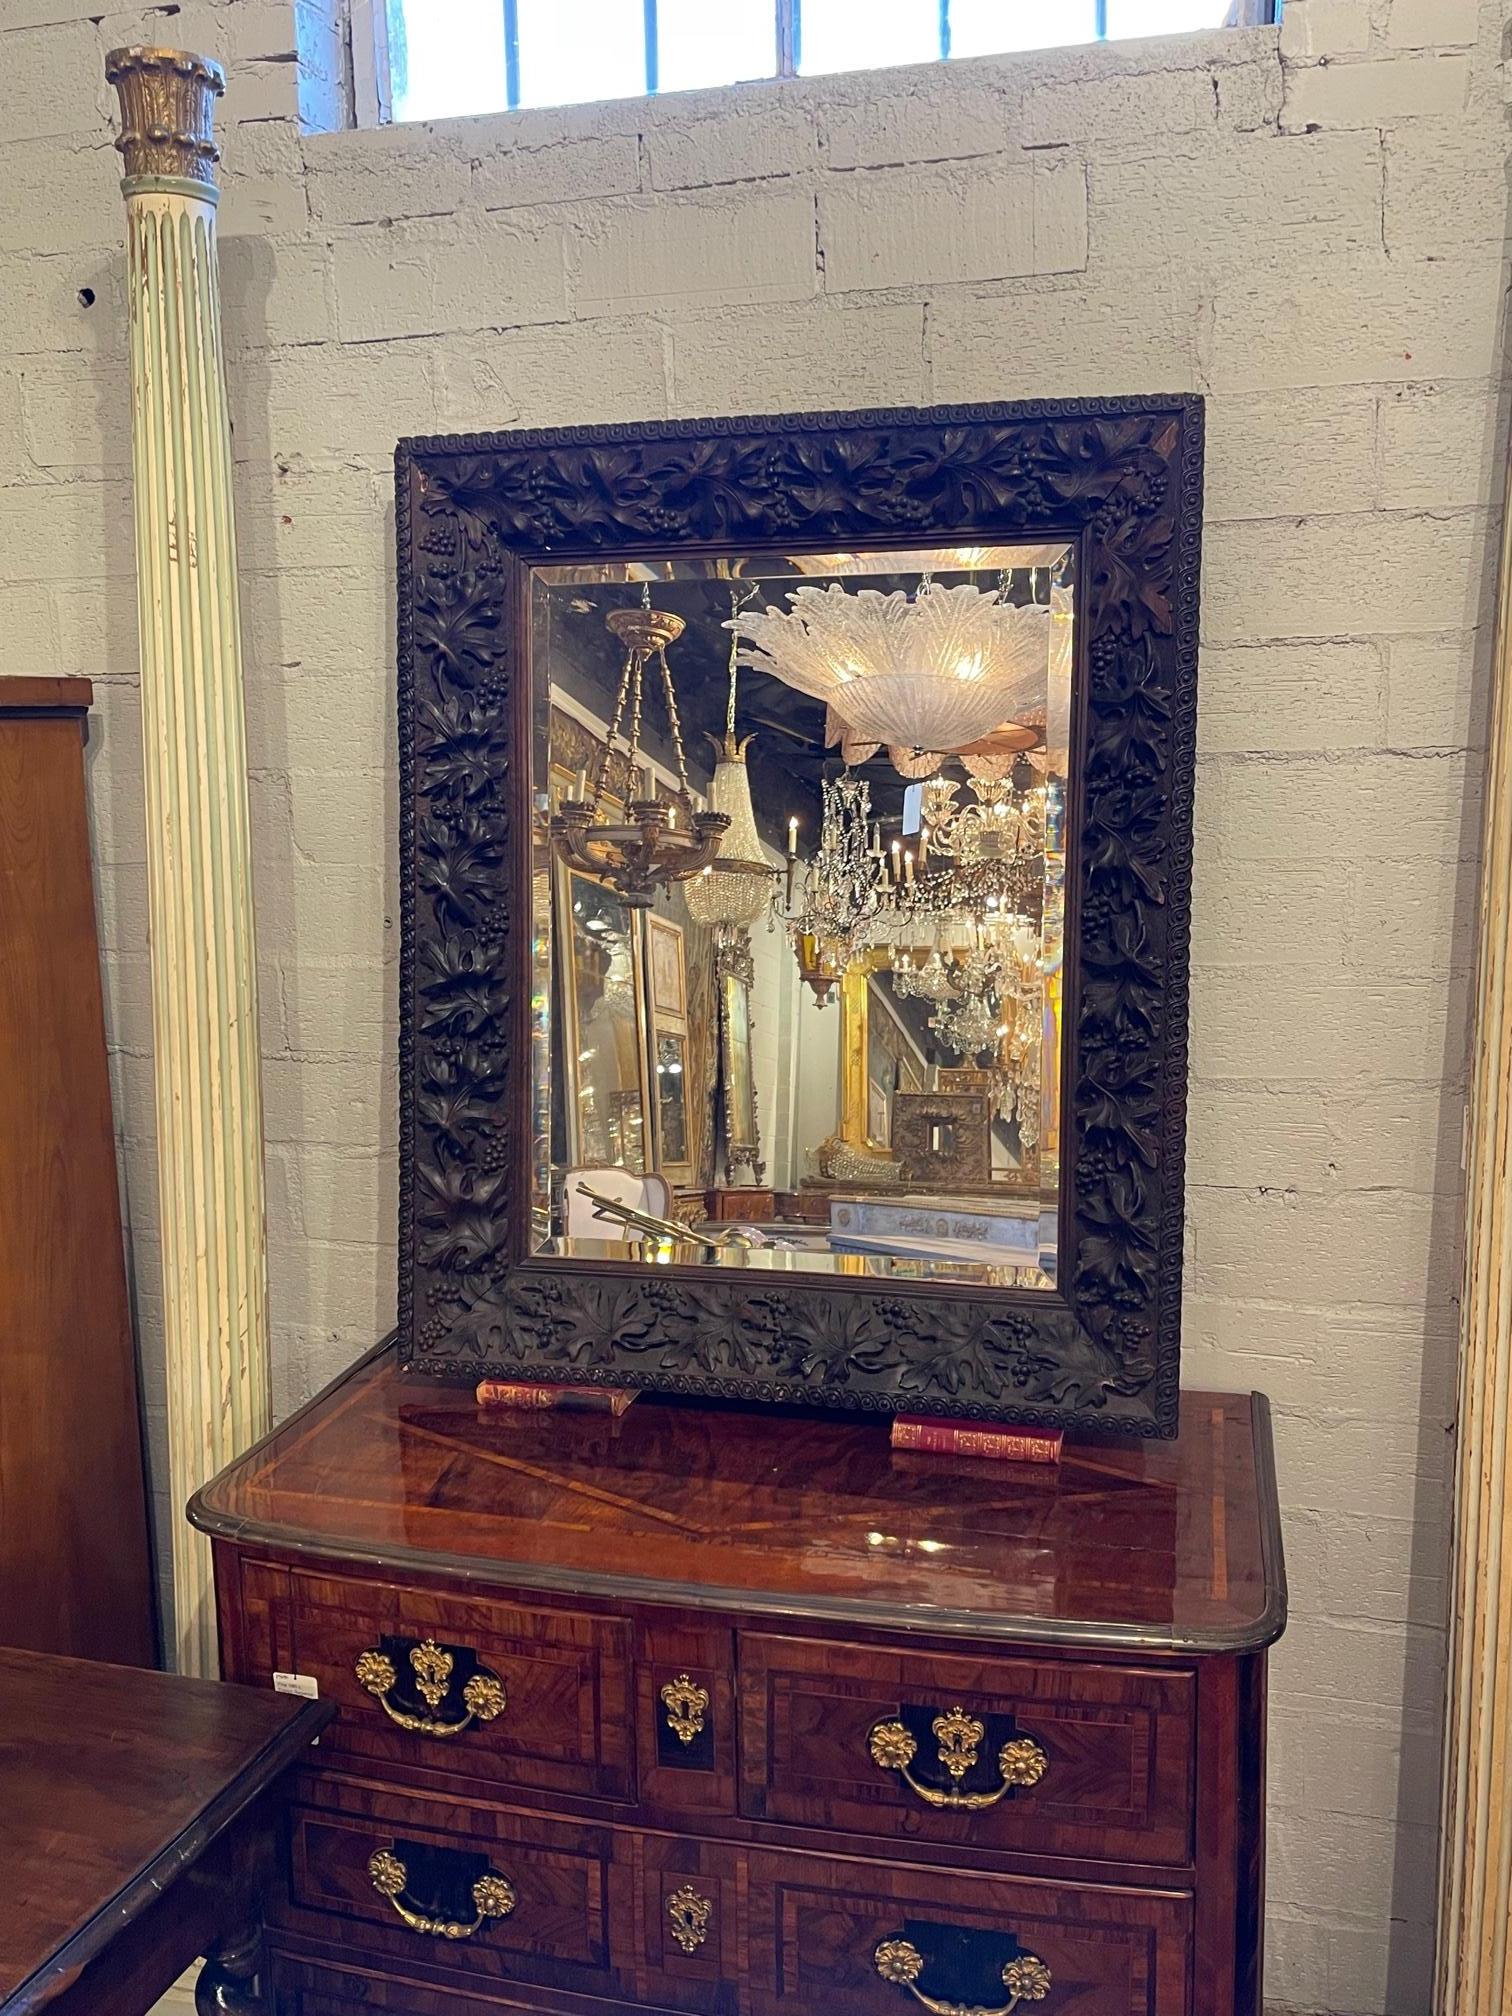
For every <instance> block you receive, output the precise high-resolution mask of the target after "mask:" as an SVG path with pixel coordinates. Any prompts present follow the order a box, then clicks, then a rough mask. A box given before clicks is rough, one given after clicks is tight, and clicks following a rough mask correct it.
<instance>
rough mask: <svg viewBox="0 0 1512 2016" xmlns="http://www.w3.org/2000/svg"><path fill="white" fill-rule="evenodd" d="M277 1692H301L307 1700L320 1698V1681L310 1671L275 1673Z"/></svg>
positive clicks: (275, 1690) (274, 1686)
mask: <svg viewBox="0 0 1512 2016" xmlns="http://www.w3.org/2000/svg"><path fill="white" fill-rule="evenodd" d="M273 1692H274V1693H275V1694H299V1695H302V1696H303V1698H304V1699H305V1700H306V1701H318V1700H319V1699H320V1682H319V1681H318V1680H317V1679H316V1678H315V1677H314V1675H313V1674H310V1673H275V1674H274V1675H273Z"/></svg>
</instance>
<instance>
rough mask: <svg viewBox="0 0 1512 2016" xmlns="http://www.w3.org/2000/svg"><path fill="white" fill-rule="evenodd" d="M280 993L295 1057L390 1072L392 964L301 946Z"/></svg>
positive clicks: (282, 976)
mask: <svg viewBox="0 0 1512 2016" xmlns="http://www.w3.org/2000/svg"><path fill="white" fill-rule="evenodd" d="M395 844H397V842H396V843H395ZM279 990H280V997H281V1000H282V1005H283V1023H284V1036H285V1039H286V1042H287V1045H288V1048H289V1050H290V1051H291V1052H292V1053H293V1054H294V1055H295V1056H299V1057H326V1056H339V1057H362V1058H367V1059H369V1060H370V1061H371V1062H372V1063H373V1064H374V1066H375V1068H377V1069H379V1070H380V1071H382V1070H386V1069H388V1068H389V1066H390V1061H391V1060H392V1058H393V1057H394V1056H395V1055H396V1054H397V1050H396V1045H397V1042H398V1030H399V968H398V965H397V963H396V962H395V961H392V960H391V961H389V962H387V963H384V962H383V961H381V960H378V959H366V958H347V959H335V958H330V959H328V958H325V957H323V956H321V955H320V954H317V953H315V952H312V950H311V949H310V947H309V946H308V945H305V946H303V947H301V948H299V953H298V957H297V958H296V959H293V960H291V961H289V962H287V963H286V964H285V965H284V966H283V967H282V969H281V970H280V973H279ZM387 1230H388V1227H387V1225H386V1226H385V1227H384V1231H385V1234H386V1233H387Z"/></svg>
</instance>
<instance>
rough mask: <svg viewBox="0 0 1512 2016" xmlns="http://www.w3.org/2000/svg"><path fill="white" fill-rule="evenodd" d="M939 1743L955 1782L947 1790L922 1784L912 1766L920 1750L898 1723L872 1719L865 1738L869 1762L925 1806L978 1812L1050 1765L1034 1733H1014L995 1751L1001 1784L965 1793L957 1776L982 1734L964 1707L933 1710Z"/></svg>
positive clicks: (960, 1775) (969, 1761)
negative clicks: (898, 1779) (896, 1777)
mask: <svg viewBox="0 0 1512 2016" xmlns="http://www.w3.org/2000/svg"><path fill="white" fill-rule="evenodd" d="M929 1726H930V1728H931V1729H932V1730H933V1731H934V1736H935V1741H936V1742H937V1743H938V1744H939V1746H940V1753H939V1754H940V1764H941V1767H942V1769H943V1770H944V1771H945V1772H946V1774H947V1775H948V1776H949V1777H950V1778H952V1779H953V1780H954V1781H955V1783H954V1785H953V1786H952V1787H951V1789H950V1790H948V1791H946V1790H942V1789H941V1788H940V1787H938V1786H935V1785H924V1784H921V1783H920V1781H919V1780H918V1779H917V1778H915V1776H914V1775H913V1772H912V1770H911V1769H910V1766H911V1765H912V1763H913V1761H914V1758H915V1756H916V1755H917V1754H918V1748H919V1746H918V1744H917V1743H916V1742H915V1740H914V1736H913V1732H912V1731H911V1730H910V1729H908V1728H906V1727H905V1726H904V1724H903V1723H901V1722H876V1723H874V1724H873V1725H872V1729H871V1733H870V1735H869V1736H868V1738H867V1748H868V1749H869V1750H870V1751H871V1760H872V1762H873V1764H875V1765H876V1766H877V1768H878V1769H879V1770H881V1771H896V1772H897V1773H898V1774H899V1776H900V1777H901V1778H902V1780H903V1782H904V1784H905V1785H907V1787H908V1788H909V1790H910V1791H911V1792H913V1793H916V1794H917V1796H918V1797H919V1798H920V1799H922V1800H923V1801H924V1803H925V1805H926V1806H935V1807H942V1808H944V1809H945V1810H947V1811H949V1812H952V1813H981V1812H983V1811H984V1810H985V1809H986V1808H987V1807H989V1806H996V1804H997V1803H998V1801H999V1800H1000V1799H1003V1798H1006V1796H1007V1795H1008V1793H1010V1792H1017V1791H1022V1790H1024V1789H1025V1788H1027V1787H1028V1786H1030V1785H1038V1783H1039V1781H1040V1780H1041V1778H1043V1777H1044V1775H1045V1772H1046V1770H1047V1768H1048V1766H1049V1762H1050V1760H1049V1758H1048V1757H1046V1755H1045V1753H1044V1751H1043V1750H1042V1749H1041V1748H1040V1746H1039V1745H1038V1743H1036V1742H1035V1741H1034V1739H1033V1737H1032V1736H1015V1737H1014V1738H1013V1740H1012V1741H1011V1742H1008V1743H1005V1744H1004V1745H1003V1747H1002V1749H1001V1750H999V1752H998V1754H997V1767H998V1777H999V1780H1000V1782H999V1784H998V1785H997V1787H996V1788H995V1790H993V1791H991V1792H963V1791H961V1789H960V1781H961V1779H963V1778H964V1777H965V1776H966V1773H967V1772H968V1771H969V1770H971V1768H972V1767H973V1765H974V1764H975V1763H976V1761H977V1756H978V1753H979V1752H980V1750H981V1747H982V1738H983V1737H984V1736H985V1735H986V1733H987V1732H986V1730H985V1728H984V1727H983V1725H982V1724H981V1723H980V1722H979V1721H978V1720H977V1718H976V1717H975V1716H974V1715H968V1714H967V1713H966V1711H965V1709H964V1708H959V1707H957V1708H952V1709H951V1710H950V1713H949V1714H948V1715H936V1717H935V1718H934V1721H933V1722H931V1723H930V1725H929Z"/></svg>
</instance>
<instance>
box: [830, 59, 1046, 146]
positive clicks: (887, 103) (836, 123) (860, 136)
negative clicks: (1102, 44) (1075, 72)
mask: <svg viewBox="0 0 1512 2016" xmlns="http://www.w3.org/2000/svg"><path fill="white" fill-rule="evenodd" d="M944 81H945V82H946V84H947V86H950V85H954V86H955V87H956V88H954V89H951V88H946V89H941V88H939V87H938V86H937V85H935V83H934V79H933V78H931V79H930V88H929V89H927V90H920V91H906V92H891V91H887V90H886V89H885V88H884V89H882V90H877V91H875V92H874V93H868V94H867V95H866V97H864V98H861V99H857V100H855V101H852V102H848V103H842V104H838V105H831V106H829V107H827V108H826V110H825V112H824V114H823V119H822V125H823V131H824V150H825V160H826V162H827V163H828V165H829V166H830V167H831V168H894V167H901V166H906V165H908V164H911V163H914V162H933V161H965V160H970V159H972V158H974V157H977V156H981V155H989V154H1001V153H1002V152H1003V151H1004V150H1005V149H1006V148H1007V147H1009V146H1010V145H1011V144H1012V143H1013V142H1014V141H1019V142H1021V143H1022V144H1025V145H1027V144H1029V141H1030V138H1031V135H1030V134H1029V133H1028V132H1027V131H1025V130H1022V128H1023V126H1024V120H1025V112H1024V110H1023V109H1021V110H1020V114H1019V119H1018V121H1017V122H1016V123H1017V124H1018V126H1019V127H1020V129H1021V130H1019V131H1017V132H1014V133H1010V132H1009V129H1008V124H1007V120H1006V117H1005V114H1006V109H1007V108H1006V106H1005V103H1004V100H1003V97H1002V95H1001V94H1000V93H998V92H996V91H992V90H984V89H982V88H980V87H970V88H966V89H963V88H961V87H960V82H959V80H958V79H956V78H949V79H947V80H944ZM1043 95H1045V96H1049V95H1050V94H1049V93H1045V94H1043ZM1028 102H1029V103H1030V104H1032V103H1033V102H1034V101H1033V100H1032V99H1031V100H1030V101H1028ZM1046 117H1047V119H1049V120H1050V121H1051V123H1053V121H1054V114H1053V112H1052V110H1051V108H1048V107H1047V108H1046ZM1053 137H1056V138H1059V137H1060V136H1059V135H1055V136H1053Z"/></svg>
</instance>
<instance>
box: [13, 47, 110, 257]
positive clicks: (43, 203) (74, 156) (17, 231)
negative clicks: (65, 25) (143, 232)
mask: <svg viewBox="0 0 1512 2016" xmlns="http://www.w3.org/2000/svg"><path fill="white" fill-rule="evenodd" d="M93 64H94V50H93V46H91V53H90V66H91V69H92V68H93ZM0 184H3V186H4V189H5V197H6V200H5V203H4V204H3V206H0V252H30V251H35V252H45V253H57V252H72V251H76V250H77V249H78V248H80V247H81V246H86V245H90V246H108V247H109V248H110V249H111V250H112V251H114V249H115V248H116V246H117V245H119V244H120V243H121V241H122V239H123V237H124V233H125V227H124V224H123V222H122V216H121V157H120V156H119V155H118V154H117V153H116V151H115V149H114V147H112V146H111V144H110V141H109V140H108V139H107V138H106V137H105V136H104V134H103V133H96V132H93V131H92V132H90V133H88V134H87V135H81V136H80V137H79V138H77V139H73V140H70V141H69V142H67V144H65V145H60V144H59V143H58V142H57V141H56V140H52V139H41V140H10V141H7V142H6V143H4V144H0ZM121 256H122V257H123V258H124V253H123V254H122V255H121Z"/></svg>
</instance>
